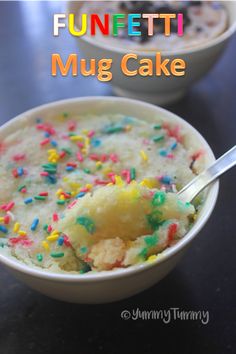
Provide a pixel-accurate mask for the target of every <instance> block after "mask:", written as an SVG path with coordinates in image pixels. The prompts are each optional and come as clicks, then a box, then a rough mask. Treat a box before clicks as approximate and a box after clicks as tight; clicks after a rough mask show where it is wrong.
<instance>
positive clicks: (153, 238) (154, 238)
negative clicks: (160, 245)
mask: <svg viewBox="0 0 236 354" xmlns="http://www.w3.org/2000/svg"><path fill="white" fill-rule="evenodd" d="M144 240H145V243H146V245H147V246H148V247H154V246H156V244H157V242H158V235H157V233H154V234H153V235H150V236H146V237H144Z"/></svg>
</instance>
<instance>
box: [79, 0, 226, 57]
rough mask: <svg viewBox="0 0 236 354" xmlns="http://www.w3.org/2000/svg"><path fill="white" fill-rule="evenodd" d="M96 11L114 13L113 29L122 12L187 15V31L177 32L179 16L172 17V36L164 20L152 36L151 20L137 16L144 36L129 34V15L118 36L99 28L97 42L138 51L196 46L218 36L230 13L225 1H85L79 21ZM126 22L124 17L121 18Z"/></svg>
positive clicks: (155, 22) (100, 14) (184, 19)
mask: <svg viewBox="0 0 236 354" xmlns="http://www.w3.org/2000/svg"><path fill="white" fill-rule="evenodd" d="M82 13H85V14H89V15H90V14H93V13H96V14H98V15H99V16H101V19H103V16H104V14H109V15H110V17H109V18H110V28H112V15H113V14H117V13H121V14H125V15H127V14H135V13H140V14H176V15H177V14H178V13H182V14H183V25H184V33H183V35H182V36H178V34H177V18H176V19H171V35H170V36H168V37H167V36H165V35H164V19H160V18H157V19H154V20H153V23H154V30H153V35H152V36H149V35H148V21H147V19H146V18H141V19H137V20H136V21H139V22H140V27H139V28H137V30H139V31H140V32H141V36H129V35H128V20H127V18H128V17H127V16H126V17H125V27H124V28H123V29H121V28H119V31H118V36H117V37H114V36H113V35H112V34H110V35H109V36H104V35H102V34H101V32H100V31H99V30H98V31H97V34H96V35H95V36H91V38H93V39H94V40H95V41H99V42H101V43H103V42H104V43H106V44H108V45H109V46H111V47H120V48H122V47H123V48H125V49H127V50H135V51H168V52H169V51H175V50H178V49H184V48H192V47H195V46H198V45H201V44H203V43H206V42H207V41H209V40H211V39H214V38H216V37H217V36H219V35H220V34H222V33H223V32H224V31H225V30H226V29H227V26H228V13H227V10H226V7H225V6H224V3H223V2H220V1H168V0H166V1H99V2H98V3H97V4H96V2H92V1H90V2H84V4H83V6H82V7H81V9H80V11H79V14H78V15H77V23H78V25H79V23H80V16H79V15H80V14H82ZM88 18H89V17H88ZM121 21H122V19H121Z"/></svg>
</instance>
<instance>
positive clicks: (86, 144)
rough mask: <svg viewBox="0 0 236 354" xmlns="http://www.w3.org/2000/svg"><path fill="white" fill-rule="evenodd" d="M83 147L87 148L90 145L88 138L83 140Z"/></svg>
mask: <svg viewBox="0 0 236 354" xmlns="http://www.w3.org/2000/svg"><path fill="white" fill-rule="evenodd" d="M84 143H85V146H86V147H88V146H89V144H90V139H89V138H88V137H86V138H85V142H84Z"/></svg>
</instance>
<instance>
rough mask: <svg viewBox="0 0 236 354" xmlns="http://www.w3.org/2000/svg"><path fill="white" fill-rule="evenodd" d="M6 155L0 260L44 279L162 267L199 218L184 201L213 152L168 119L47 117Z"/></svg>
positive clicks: (31, 124)
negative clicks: (40, 272) (158, 262)
mask: <svg viewBox="0 0 236 354" xmlns="http://www.w3.org/2000/svg"><path fill="white" fill-rule="evenodd" d="M2 134H4V129H3V130H2ZM2 136H4V135H2ZM0 155H1V156H0V157H1V158H0V175H1V184H0V246H1V247H0V252H3V253H7V254H9V255H11V256H12V257H16V258H17V259H19V260H20V261H22V262H24V263H26V264H29V265H31V266H34V267H35V266H36V267H40V268H43V269H45V271H52V272H72V273H76V274H77V273H86V272H88V271H102V270H110V269H115V268H120V267H121V268H124V267H128V266H130V265H134V264H138V263H142V262H146V261H148V262H150V261H153V260H155V259H156V258H157V257H160V255H161V252H162V251H163V250H165V249H167V248H168V247H171V246H172V245H173V244H175V243H176V242H178V240H179V239H181V238H182V237H183V236H184V235H185V234H186V233H187V232H188V230H189V229H190V228H191V226H192V224H193V222H194V220H195V219H196V217H197V210H198V207H199V205H198V204H199V203H195V205H192V204H190V203H183V202H182V201H181V200H179V198H178V196H177V193H176V192H177V191H178V190H179V189H181V188H182V187H183V186H184V185H185V184H187V183H188V182H189V181H190V180H191V179H193V178H194V177H195V175H196V174H198V173H199V172H200V171H202V169H203V168H204V166H205V164H206V161H205V155H204V151H202V149H201V146H200V144H199V142H198V140H197V139H196V138H195V137H194V136H192V135H191V134H190V133H189V132H188V131H186V130H185V128H183V127H182V126H181V125H179V124H177V123H176V122H175V121H173V122H172V121H167V120H165V119H163V118H162V117H161V116H157V117H155V119H154V118H153V119H151V118H150V120H149V121H146V120H142V119H137V118H136V117H133V116H125V115H122V114H106V115H92V114H85V115H79V114H78V115H76V114H72V113H70V112H62V113H61V114H59V115H58V114H57V115H55V116H54V117H51V118H50V119H48V118H45V117H43V116H42V117H38V118H37V119H36V120H35V121H32V120H29V121H28V122H23V123H22V126H21V127H20V129H19V128H16V129H15V131H14V132H12V133H11V134H9V135H7V137H5V138H3V139H2V140H1V145H0Z"/></svg>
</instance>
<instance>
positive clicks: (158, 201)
mask: <svg viewBox="0 0 236 354" xmlns="http://www.w3.org/2000/svg"><path fill="white" fill-rule="evenodd" d="M165 200H166V195H165V193H164V192H156V193H155V194H154V196H153V198H152V205H153V206H161V205H162V204H164V203H165Z"/></svg>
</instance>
